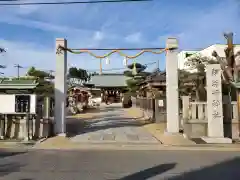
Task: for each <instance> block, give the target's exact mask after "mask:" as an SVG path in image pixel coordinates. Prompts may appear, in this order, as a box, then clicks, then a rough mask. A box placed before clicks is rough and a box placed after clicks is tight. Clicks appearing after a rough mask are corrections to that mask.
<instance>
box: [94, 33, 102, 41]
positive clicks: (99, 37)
mask: <svg viewBox="0 0 240 180" xmlns="http://www.w3.org/2000/svg"><path fill="white" fill-rule="evenodd" d="M103 38H104V34H103V32H100V31H97V32H95V33H94V35H93V40H96V41H101V40H103Z"/></svg>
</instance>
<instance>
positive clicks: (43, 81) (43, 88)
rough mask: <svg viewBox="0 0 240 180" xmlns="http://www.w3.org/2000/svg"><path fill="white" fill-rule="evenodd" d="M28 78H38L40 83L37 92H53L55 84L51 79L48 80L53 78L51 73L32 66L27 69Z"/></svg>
mask: <svg viewBox="0 0 240 180" xmlns="http://www.w3.org/2000/svg"><path fill="white" fill-rule="evenodd" d="M27 78H29V79H36V80H37V82H38V83H39V85H38V86H37V88H36V89H35V92H36V93H37V94H45V95H46V94H53V92H54V84H53V83H52V82H51V81H47V78H53V77H52V76H51V75H50V73H47V72H45V71H42V70H38V69H36V68H35V67H31V68H29V70H28V71H27Z"/></svg>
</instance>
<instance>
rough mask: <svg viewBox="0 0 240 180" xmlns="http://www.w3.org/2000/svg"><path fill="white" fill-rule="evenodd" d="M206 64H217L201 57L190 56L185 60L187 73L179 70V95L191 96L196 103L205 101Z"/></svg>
mask: <svg viewBox="0 0 240 180" xmlns="http://www.w3.org/2000/svg"><path fill="white" fill-rule="evenodd" d="M208 64H218V62H217V61H216V60H214V59H213V58H209V57H206V56H201V55H192V56H191V57H189V58H188V59H187V61H186V62H185V65H186V66H187V67H188V70H189V71H186V70H179V89H180V94H184V95H188V94H192V95H193V96H195V98H196V100H197V101H206V99H207V92H206V89H205V87H206V66H207V65H208Z"/></svg>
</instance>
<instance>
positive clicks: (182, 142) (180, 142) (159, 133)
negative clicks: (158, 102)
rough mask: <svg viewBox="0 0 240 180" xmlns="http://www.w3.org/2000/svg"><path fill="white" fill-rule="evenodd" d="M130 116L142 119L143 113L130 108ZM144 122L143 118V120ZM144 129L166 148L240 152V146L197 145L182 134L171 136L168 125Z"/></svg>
mask: <svg viewBox="0 0 240 180" xmlns="http://www.w3.org/2000/svg"><path fill="white" fill-rule="evenodd" d="M127 112H128V115H129V116H131V117H133V118H135V117H141V115H142V114H143V112H142V111H141V110H140V109H139V108H135V107H133V108H130V109H128V110H127ZM141 119H142V120H143V118H141ZM143 127H144V128H146V129H147V131H148V132H150V133H151V134H152V135H153V136H154V137H155V138H156V139H158V140H159V141H160V142H161V143H162V144H163V145H164V146H171V147H176V146H177V147H183V146H185V147H191V148H193V147H201V148H207V147H212V148H220V147H221V148H222V147H224V148H230V149H231V148H234V149H237V150H239V151H240V144H197V143H196V142H194V141H192V140H190V139H187V138H185V137H184V136H183V135H182V134H180V133H179V134H175V135H170V134H167V133H165V129H166V123H160V124H156V123H151V124H149V123H148V124H145V125H143Z"/></svg>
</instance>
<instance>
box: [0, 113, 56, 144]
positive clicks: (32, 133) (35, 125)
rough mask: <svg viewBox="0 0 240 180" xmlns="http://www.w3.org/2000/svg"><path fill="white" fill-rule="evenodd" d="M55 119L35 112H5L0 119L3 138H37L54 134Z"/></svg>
mask: <svg viewBox="0 0 240 180" xmlns="http://www.w3.org/2000/svg"><path fill="white" fill-rule="evenodd" d="M52 131H53V121H52V120H51V119H49V120H47V119H40V118H38V117H37V116H36V115H33V114H18V115H9V114H4V115H2V116H1V119H0V137H1V139H15V140H36V139H40V138H43V137H49V136H51V135H52Z"/></svg>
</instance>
